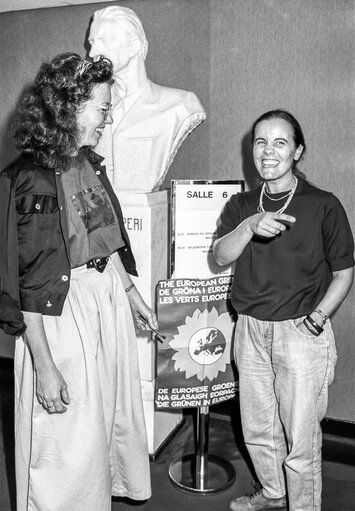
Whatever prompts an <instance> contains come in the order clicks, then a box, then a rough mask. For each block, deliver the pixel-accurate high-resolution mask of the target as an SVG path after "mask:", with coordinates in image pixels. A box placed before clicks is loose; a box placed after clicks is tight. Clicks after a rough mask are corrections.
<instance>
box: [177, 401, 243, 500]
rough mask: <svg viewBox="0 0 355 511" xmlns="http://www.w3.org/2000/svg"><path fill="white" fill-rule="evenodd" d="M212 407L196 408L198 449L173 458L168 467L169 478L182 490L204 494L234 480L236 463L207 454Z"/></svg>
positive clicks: (223, 488) (224, 486) (228, 484)
mask: <svg viewBox="0 0 355 511" xmlns="http://www.w3.org/2000/svg"><path fill="white" fill-rule="evenodd" d="M208 427H209V407H208V406H201V407H200V408H197V422H196V430H197V431H196V450H195V453H194V454H187V455H186V456H183V457H182V458H178V459H177V460H174V461H173V462H172V463H171V464H170V467H169V478H170V480H171V482H172V483H173V484H174V485H175V486H176V487H177V488H179V489H180V490H183V491H186V492H189V493H200V494H202V495H206V494H211V493H217V492H220V491H222V490H225V489H226V488H228V486H230V485H231V484H233V482H234V480H235V470H234V468H233V465H232V464H231V463H230V462H229V461H227V460H225V459H224V458H221V457H220V456H215V455H213V454H210V455H209V454H208Z"/></svg>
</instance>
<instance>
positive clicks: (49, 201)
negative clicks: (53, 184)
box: [16, 194, 58, 215]
mask: <svg viewBox="0 0 355 511" xmlns="http://www.w3.org/2000/svg"><path fill="white" fill-rule="evenodd" d="M16 209H17V212H18V214H19V215H26V214H28V213H39V214H51V213H56V212H57V211H58V199H57V197H56V196H55V195H44V194H28V195H23V196H22V197H20V198H18V199H17V200H16Z"/></svg>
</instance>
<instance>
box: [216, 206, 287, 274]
mask: <svg viewBox="0 0 355 511" xmlns="http://www.w3.org/2000/svg"><path fill="white" fill-rule="evenodd" d="M278 220H283V221H286V222H291V223H294V222H295V221H296V218H295V217H293V216H290V215H286V214H285V213H270V212H266V213H257V214H255V215H252V216H249V217H248V218H246V219H245V220H244V221H243V222H242V223H241V224H239V225H238V227H236V228H235V229H234V230H233V231H231V232H230V233H228V234H226V235H225V236H223V237H222V238H219V239H217V240H216V241H215V242H214V245H213V255H214V258H215V260H216V263H217V264H218V265H219V266H224V265H226V264H230V263H232V262H234V261H235V260H236V259H238V257H239V256H240V255H241V254H242V252H243V250H244V249H245V247H246V246H247V244H248V243H249V241H250V240H251V239H252V237H253V236H254V235H256V236H262V237H264V238H273V237H275V236H276V235H277V234H279V233H280V232H281V231H284V230H285V229H286V227H285V226H284V225H283V224H282V223H280V222H278Z"/></svg>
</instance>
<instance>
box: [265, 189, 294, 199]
mask: <svg viewBox="0 0 355 511" xmlns="http://www.w3.org/2000/svg"><path fill="white" fill-rule="evenodd" d="M291 192H292V190H290V191H289V192H287V193H286V195H283V196H282V197H279V198H278V199H275V198H273V197H270V195H268V193H267V191H266V190H264V195H265V197H267V198H268V199H269V200H272V201H274V202H276V201H279V200H282V199H286V197H288V196H289V195H290V193H291Z"/></svg>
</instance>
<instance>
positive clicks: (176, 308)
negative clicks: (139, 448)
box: [155, 275, 238, 409]
mask: <svg viewBox="0 0 355 511" xmlns="http://www.w3.org/2000/svg"><path fill="white" fill-rule="evenodd" d="M231 284H232V277H231V276H230V275H224V276H219V277H210V278H208V279H185V278H181V279H170V280H162V281H160V282H159V284H158V288H157V310H158V317H159V329H160V331H161V333H163V334H164V335H165V340H164V341H163V342H162V343H161V344H159V349H158V358H157V365H158V375H157V381H156V389H155V406H156V409H176V408H191V407H201V406H212V405H214V404H217V403H221V402H222V401H226V400H228V399H231V398H232V397H234V396H235V394H236V392H237V388H238V382H237V380H236V369H235V366H234V363H233V356H232V339H233V331H234V321H233V317H232V315H231V307H230V300H229V298H230V292H231Z"/></svg>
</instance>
